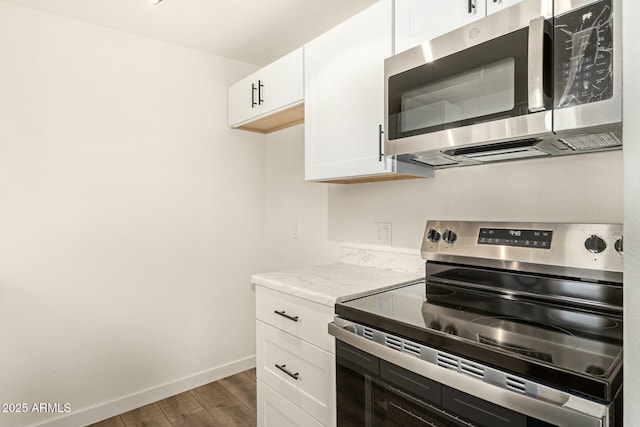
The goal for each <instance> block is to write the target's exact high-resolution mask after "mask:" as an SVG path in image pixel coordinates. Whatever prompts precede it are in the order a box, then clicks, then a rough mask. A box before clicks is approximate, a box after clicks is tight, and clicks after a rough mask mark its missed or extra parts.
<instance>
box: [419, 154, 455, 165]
mask: <svg viewBox="0 0 640 427" xmlns="http://www.w3.org/2000/svg"><path fill="white" fill-rule="evenodd" d="M413 160H414V161H416V162H419V163H423V164H425V165H428V166H455V165H457V164H458V162H456V161H455V160H451V159H448V158H446V157H442V156H435V157H422V156H416V157H414V158H413Z"/></svg>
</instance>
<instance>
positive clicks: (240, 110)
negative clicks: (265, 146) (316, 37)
mask: <svg viewBox="0 0 640 427" xmlns="http://www.w3.org/2000/svg"><path fill="white" fill-rule="evenodd" d="M303 80H304V79H303V48H299V49H296V50H294V51H293V52H291V53H289V54H288V55H285V56H283V57H282V58H280V59H278V60H277V61H275V62H272V63H271V64H269V65H267V66H265V67H263V68H261V69H260V70H258V71H256V72H255V73H253V74H251V75H250V76H249V77H245V78H244V79H242V80H240V81H239V82H238V83H236V84H234V85H233V86H231V87H229V94H228V95H229V126H231V127H239V126H241V125H243V124H244V123H247V122H249V121H252V120H254V119H257V118H260V117H264V116H267V115H270V114H272V113H275V112H278V111H281V110H284V109H287V108H289V107H291V106H294V105H296V104H301V103H302V102H303V101H304V83H303Z"/></svg>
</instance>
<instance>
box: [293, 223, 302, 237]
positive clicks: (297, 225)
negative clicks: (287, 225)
mask: <svg viewBox="0 0 640 427" xmlns="http://www.w3.org/2000/svg"><path fill="white" fill-rule="evenodd" d="M300 228H301V224H300V220H299V219H294V220H293V221H291V238H292V239H294V240H300Z"/></svg>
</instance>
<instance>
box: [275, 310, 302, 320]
mask: <svg viewBox="0 0 640 427" xmlns="http://www.w3.org/2000/svg"><path fill="white" fill-rule="evenodd" d="M273 312H274V313H275V314H278V315H280V316H282V317H285V318H287V319H289V320H293V321H294V322H297V321H298V319H299V317H298V316H289V315H288V314H287V313H286V312H285V311H284V310H282V311H278V310H274V311H273Z"/></svg>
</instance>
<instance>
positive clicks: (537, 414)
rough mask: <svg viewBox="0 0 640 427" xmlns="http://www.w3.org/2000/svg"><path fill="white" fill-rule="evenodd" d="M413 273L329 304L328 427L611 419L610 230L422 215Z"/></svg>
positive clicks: (618, 260)
mask: <svg viewBox="0 0 640 427" xmlns="http://www.w3.org/2000/svg"><path fill="white" fill-rule="evenodd" d="M422 256H423V258H424V259H425V260H426V280H425V281H420V282H415V283H408V284H403V285H399V286H398V287H395V288H392V289H387V290H384V291H381V292H377V293H376V292H374V293H372V294H369V295H366V296H360V297H357V298H354V299H351V300H345V301H341V302H339V303H338V304H336V319H335V321H334V322H333V323H332V324H330V325H329V332H330V333H331V334H332V335H334V336H335V337H336V365H337V366H336V372H337V374H336V375H337V377H336V383H337V418H338V425H339V426H378V425H384V426H402V427H407V426H485V427H500V426H521V427H525V426H528V427H533V426H580V427H589V426H594V427H595V426H599V427H605V426H621V425H622V348H623V346H622V324H623V322H622V284H623V280H622V277H623V274H622V267H623V243H622V226H621V225H615V224H554V223H498V222H486V223H481V222H462V221H429V222H427V226H426V230H425V234H424V238H423V241H422Z"/></svg>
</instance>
